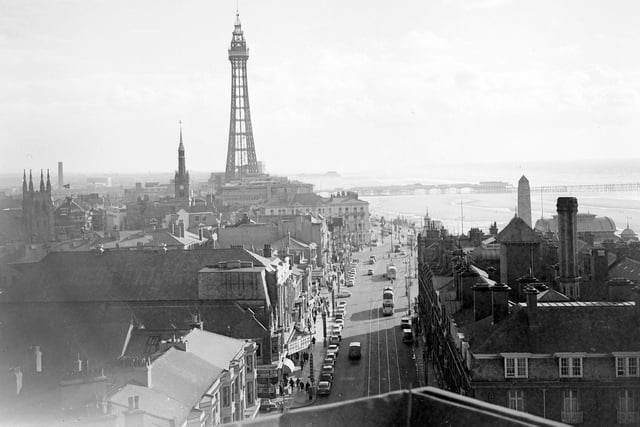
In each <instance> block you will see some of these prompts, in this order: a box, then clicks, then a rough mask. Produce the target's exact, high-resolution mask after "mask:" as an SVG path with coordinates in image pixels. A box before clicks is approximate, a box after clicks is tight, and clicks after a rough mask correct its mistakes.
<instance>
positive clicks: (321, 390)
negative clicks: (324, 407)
mask: <svg viewBox="0 0 640 427" xmlns="http://www.w3.org/2000/svg"><path fill="white" fill-rule="evenodd" d="M329 393H331V382H329V381H320V382H319V383H318V395H327V394H329Z"/></svg>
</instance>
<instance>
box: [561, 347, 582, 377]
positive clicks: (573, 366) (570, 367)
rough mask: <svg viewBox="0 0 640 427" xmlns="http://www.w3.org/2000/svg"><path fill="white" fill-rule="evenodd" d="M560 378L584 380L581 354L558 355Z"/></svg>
mask: <svg viewBox="0 0 640 427" xmlns="http://www.w3.org/2000/svg"><path fill="white" fill-rule="evenodd" d="M556 356H557V357H558V370H559V374H560V378H582V355H581V354H572V353H568V354H566V353H565V354H556Z"/></svg>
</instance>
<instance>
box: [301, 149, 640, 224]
mask: <svg viewBox="0 0 640 427" xmlns="http://www.w3.org/2000/svg"><path fill="white" fill-rule="evenodd" d="M523 175H525V176H526V177H527V179H528V180H529V185H530V187H531V188H532V193H531V218H532V221H533V222H534V223H535V221H536V220H537V219H540V218H551V217H552V216H553V215H555V214H556V201H557V199H558V197H576V198H577V199H578V212H579V213H591V214H595V215H598V216H606V217H609V218H611V219H612V220H613V221H614V222H615V225H616V228H617V230H618V232H621V231H622V230H624V229H625V228H627V224H628V226H629V227H630V228H631V229H633V230H634V231H636V232H637V233H639V234H640V192H638V191H625V192H561V193H546V192H543V193H541V192H539V191H537V192H536V191H535V188H536V187H540V186H548V185H591V184H628V183H640V160H639V159H620V160H598V161H570V162H559V161H553V162H552V161H549V162H530V163H476V164H473V163H468V164H425V168H424V169H423V170H418V171H415V170H413V171H410V172H407V173H405V174H404V175H399V174H397V175H389V174H387V175H385V174H381V173H376V174H373V173H372V174H357V175H355V174H354V175H346V174H345V175H342V174H340V175H339V176H336V174H327V175H323V176H319V177H317V178H316V179H315V180H310V179H306V181H312V182H313V181H315V182H313V183H314V184H315V186H316V190H317V191H320V192H323V191H324V192H326V193H330V192H332V191H335V190H340V189H343V190H345V189H346V190H349V189H357V187H360V186H374V185H393V184H411V183H421V184H443V183H449V184H450V183H471V184H478V183H480V182H484V181H502V182H507V183H509V184H511V185H513V186H514V187H517V185H518V180H519V179H520V177H521V176H523ZM371 177H375V178H371ZM299 178H300V179H301V180H305V179H304V177H302V176H301V177H299ZM360 198H361V199H362V200H366V201H368V202H369V211H370V212H371V213H372V215H375V216H384V217H385V219H387V218H396V217H403V218H406V219H407V220H409V221H411V222H415V223H416V225H421V224H422V220H423V218H424V216H425V215H426V214H427V213H428V215H429V217H431V219H435V220H440V221H442V223H443V225H444V226H445V227H446V228H447V229H448V230H449V231H450V232H451V233H453V234H459V233H460V232H461V231H462V232H464V233H465V234H466V233H467V232H468V230H469V229H470V228H471V227H477V228H480V229H482V230H483V231H485V232H488V230H489V227H490V226H491V224H492V223H493V222H496V223H497V226H498V228H499V229H501V228H503V227H504V226H505V225H507V224H508V223H509V221H510V220H511V219H512V218H513V217H514V215H516V212H517V192H515V191H514V192H511V193H499V194H484V193H470V192H466V193H464V192H463V193H458V192H450V193H445V194H433V193H422V194H418V193H416V194H414V195H388V196H365V195H362V196H360Z"/></svg>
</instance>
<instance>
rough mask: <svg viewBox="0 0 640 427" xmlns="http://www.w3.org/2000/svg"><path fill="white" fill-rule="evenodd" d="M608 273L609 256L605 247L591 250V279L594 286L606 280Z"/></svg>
mask: <svg viewBox="0 0 640 427" xmlns="http://www.w3.org/2000/svg"><path fill="white" fill-rule="evenodd" d="M608 274H609V257H608V256H607V250H606V249H605V248H595V249H592V250H591V280H592V281H593V282H595V283H596V286H598V285H600V284H602V282H604V281H605V280H607V276H608Z"/></svg>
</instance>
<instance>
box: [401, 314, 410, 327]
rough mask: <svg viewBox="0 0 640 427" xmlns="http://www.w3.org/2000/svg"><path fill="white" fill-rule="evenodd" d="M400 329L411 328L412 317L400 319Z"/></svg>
mask: <svg viewBox="0 0 640 427" xmlns="http://www.w3.org/2000/svg"><path fill="white" fill-rule="evenodd" d="M400 329H411V319H409V318H408V317H406V316H405V317H403V318H402V319H400Z"/></svg>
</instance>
